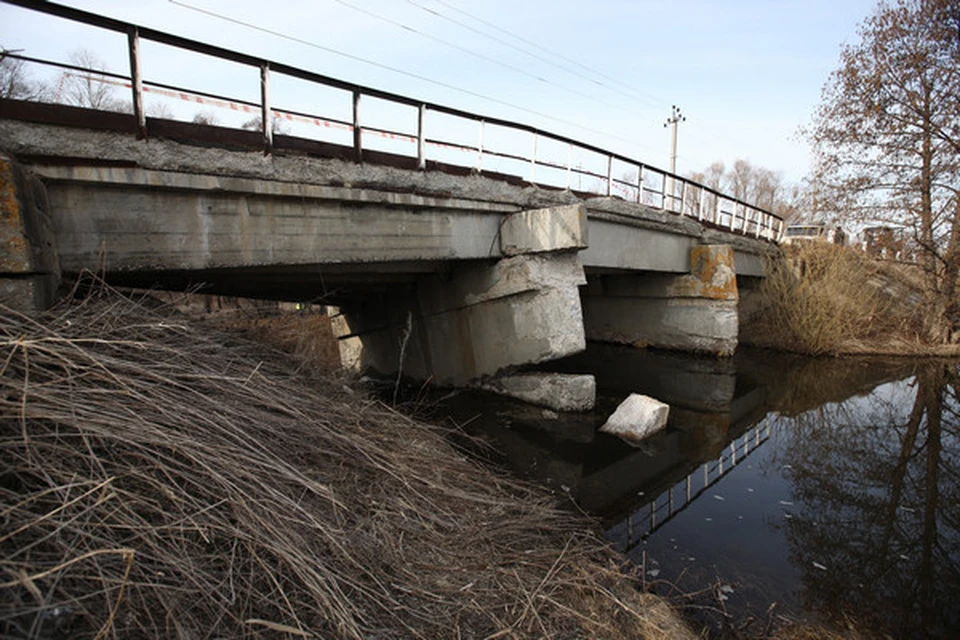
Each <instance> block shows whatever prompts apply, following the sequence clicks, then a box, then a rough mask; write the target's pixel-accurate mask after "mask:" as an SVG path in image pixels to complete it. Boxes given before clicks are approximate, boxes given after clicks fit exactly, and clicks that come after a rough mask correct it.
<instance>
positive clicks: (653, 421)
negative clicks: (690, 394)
mask: <svg viewBox="0 0 960 640" xmlns="http://www.w3.org/2000/svg"><path fill="white" fill-rule="evenodd" d="M669 415H670V405H668V404H664V403H662V402H660V401H659V400H657V399H655V398H651V397H650V396H645V395H642V394H639V393H631V394H630V395H629V396H628V397H627V399H626V400H624V401H623V402H621V403H620V406H619V407H617V410H616V411H614V412H613V415H611V416H610V417H609V418H607V421H606V422H605V423H604V425H603V426H602V427H600V431H602V432H603V433H609V434H612V435H615V436H619V437H620V438H622V439H623V440H626V441H627V442H628V443H630V444H639V443H640V442H641V441H643V439H644V438H647V437H649V436H651V435H653V434H654V433H657V432H658V431H661V430H662V429H663V428H664V427H666V426H667V418H668V417H669Z"/></svg>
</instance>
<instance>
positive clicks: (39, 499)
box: [0, 291, 694, 639]
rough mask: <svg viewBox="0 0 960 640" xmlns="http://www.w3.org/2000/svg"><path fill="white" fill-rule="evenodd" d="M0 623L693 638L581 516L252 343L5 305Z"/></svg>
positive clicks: (434, 433)
mask: <svg viewBox="0 0 960 640" xmlns="http://www.w3.org/2000/svg"><path fill="white" fill-rule="evenodd" d="M0 345H2V350H3V351H2V355H0V361H2V362H3V365H2V377H0V467H2V468H3V469H4V470H5V472H4V474H3V476H2V482H0V495H2V505H3V506H2V508H3V513H4V526H3V530H4V533H3V535H2V537H0V548H2V553H3V561H2V562H3V566H4V569H5V574H6V576H7V577H6V578H5V579H4V581H3V582H2V583H0V591H2V593H3V597H2V600H3V602H4V605H3V608H2V609H0V611H2V613H0V631H2V632H3V635H4V636H5V637H39V638H46V637H51V638H52V637H74V636H87V635H89V636H91V637H92V636H94V635H97V636H98V637H105V636H109V635H113V636H115V637H164V638H166V637H195V636H200V635H204V636H206V635H215V636H220V637H238V638H239V637H246V638H254V637H287V638H305V637H324V638H327V637H338V638H357V639H359V638H411V637H423V638H493V637H504V638H525V637H530V638H541V637H550V638H688V637H694V636H693V635H692V634H691V632H690V631H689V630H688V629H687V628H686V627H685V625H684V623H683V622H682V621H680V619H679V618H678V617H677V616H676V615H675V614H674V613H673V612H672V611H671V610H670V608H669V607H668V606H667V605H666V604H664V601H662V600H660V599H659V598H657V597H655V596H652V595H649V594H644V593H642V592H641V591H640V590H638V589H637V580H638V576H637V575H636V574H635V573H634V572H632V571H631V570H630V569H629V568H627V567H626V566H625V565H624V563H623V558H622V557H620V556H618V555H617V554H615V553H614V552H613V551H611V550H610V548H609V547H608V545H607V544H606V543H605V542H604V541H603V540H601V539H600V537H599V536H598V534H597V533H596V532H595V529H594V526H593V523H592V521H590V520H589V519H587V518H585V517H582V516H579V515H575V514H571V513H568V512H565V511H563V510H561V509H560V508H558V506H557V504H556V501H555V498H554V497H552V496H551V495H550V494H548V493H547V492H546V491H544V490H541V489H539V488H537V487H535V486H533V485H530V484H527V483H524V482H520V481H517V480H514V479H512V478H510V477H509V476H507V475H506V474H505V473H501V472H497V471H495V470H493V469H490V468H488V467H486V466H483V465H481V464H480V463H478V462H475V461H473V460H472V459H470V458H469V457H468V456H466V455H465V454H463V453H462V452H460V451H458V450H457V449H456V448H455V447H454V446H453V445H452V444H451V443H450V441H449V439H448V438H446V437H445V435H444V433H443V432H442V431H441V430H440V429H438V428H436V427H433V426H431V425H427V424H423V423H421V422H418V421H416V420H412V419H410V418H408V417H406V416H403V415H401V414H399V413H397V412H396V411H394V410H392V409H391V408H389V407H387V406H385V405H383V404H381V403H379V402H377V401H375V400H372V399H370V398H367V397H364V396H363V395H361V394H359V393H357V392H356V391H352V390H350V389H349V388H347V387H345V386H343V385H342V384H341V383H340V382H338V381H337V380H336V379H335V378H329V377H328V378H316V377H314V378H309V379H307V378H304V377H303V375H302V374H301V373H297V371H296V367H295V366H294V365H293V364H292V363H291V362H290V361H289V360H287V359H285V358H284V357H283V356H282V355H280V354H279V353H277V352H271V351H269V350H268V349H266V348H265V347H264V346H263V345H257V344H253V343H250V342H248V341H246V340H243V339H240V338H239V337H238V336H237V335H236V334H231V333H226V332H222V331H220V330H217V329H215V328H213V327H210V326H209V325H206V324H198V323H196V322H194V321H191V320H189V319H188V318H186V317H185V316H182V315H180V314H176V313H173V312H172V311H171V310H170V309H168V308H163V307H160V306H158V305H157V304H156V302H155V301H153V300H152V299H142V300H140V301H139V302H134V301H131V300H129V299H127V298H124V297H122V296H119V295H118V294H116V293H113V292H109V291H102V292H101V293H99V294H97V295H94V296H92V297H89V298H87V299H85V300H83V301H79V302H74V303H72V304H69V305H65V306H61V307H58V308H56V309H54V310H52V311H51V312H49V313H48V314H47V315H46V316H44V317H43V318H42V320H41V321H40V322H34V321H33V320H30V319H28V318H25V317H21V316H18V315H16V314H13V313H12V312H10V311H9V310H4V311H3V312H2V313H0Z"/></svg>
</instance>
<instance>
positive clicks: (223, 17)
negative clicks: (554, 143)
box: [167, 0, 650, 149]
mask: <svg viewBox="0 0 960 640" xmlns="http://www.w3.org/2000/svg"><path fill="white" fill-rule="evenodd" d="M167 1H168V2H169V3H171V4H174V5H177V6H179V7H182V8H184V9H189V10H191V11H196V12H198V13H202V14H204V15H207V16H210V17H212V18H216V19H218V20H224V21H226V22H230V23H232V24H236V25H239V26H242V27H245V28H247V29H252V30H254V31H259V32H261V33H266V34H268V35H271V36H274V37H277V38H281V39H283V40H288V41H290V42H295V43H297V44H301V45H304V46H306V47H311V48H314V49H318V50H320V51H325V52H327V53H331V54H334V55H337V56H341V57H344V58H348V59H350V60H354V61H356V62H361V63H363V64H367V65H371V66H373V67H377V68H379V69H383V70H385V71H390V72H391V73H396V74H399V75H403V76H406V77H408V78H413V79H415V80H420V81H421V82H426V83H428V84H432V85H434V86H438V87H442V88H444V89H449V90H451V91H456V92H458V93H462V94H464V95H468V96H471V97H474V98H480V99H482V100H486V101H488V102H491V103H493V104H498V105H501V106H504V107H509V108H511V109H516V110H517V111H520V112H523V113H527V114H530V115H534V116H537V117H539V118H546V119H548V120H551V121H553V122H557V123H560V124H564V125H567V126H570V127H574V128H577V129H580V130H581V131H587V132H590V133H593V134H596V135H599V136H603V137H604V138H607V139H608V140H615V141H617V142H621V143H625V144H629V145H633V146H638V147H643V148H647V149H649V148H650V147H649V146H647V145H644V144H642V143H640V142H637V141H636V140H630V139H627V138H623V137H620V136H618V135H616V134H613V133H609V132H607V131H601V130H600V129H594V128H592V127H588V126H586V125H584V124H581V123H579V122H575V121H573V120H567V119H565V118H560V117H557V116H552V115H550V114H548V113H544V112H541V111H537V110H535V109H530V108H528V107H523V106H520V105H518V104H514V103H512V102H508V101H506V100H501V99H499V98H493V97H490V96H487V95H484V94H482V93H479V92H476V91H471V90H470V89H464V88H462V87H458V86H455V85H452V84H449V83H447V82H443V81H441V80H435V79H433V78H429V77H427V76H423V75H420V74H417V73H413V72H411V71H405V70H403V69H399V68H397V67H392V66H390V65H387V64H383V63H381V62H376V61H374V60H369V59H367V58H363V57H360V56H357V55H354V54H351V53H346V52H344V51H340V50H338V49H334V48H332V47H327V46H324V45H321V44H318V43H316V42H311V41H310V40H305V39H303V38H299V37H297V36H291V35H289V34H286V33H282V32H280V31H275V30H273V29H269V28H267V27H262V26H260V25H257V24H253V23H250V22H246V21H244V20H240V19H238V18H234V17H231V16H227V15H224V14H221V13H217V12H215V11H210V10H209V9H203V8H201V7H197V6H194V5H191V4H188V3H186V2H183V1H182V0H167Z"/></svg>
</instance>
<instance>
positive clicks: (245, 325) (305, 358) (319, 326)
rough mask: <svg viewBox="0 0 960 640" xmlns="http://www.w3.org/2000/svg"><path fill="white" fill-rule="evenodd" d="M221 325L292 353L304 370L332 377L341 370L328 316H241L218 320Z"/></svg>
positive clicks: (309, 314)
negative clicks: (332, 374) (331, 374)
mask: <svg viewBox="0 0 960 640" xmlns="http://www.w3.org/2000/svg"><path fill="white" fill-rule="evenodd" d="M218 324H222V325H223V326H225V327H229V328H231V329H233V330H239V331H242V332H243V333H244V334H245V335H246V336H247V337H249V338H251V339H252V340H254V341H256V342H259V343H261V344H267V345H270V346H271V347H274V348H276V349H279V350H281V351H283V352H285V353H287V354H289V355H290V356H292V357H293V359H294V360H295V361H296V362H297V363H298V365H299V368H300V370H301V371H304V372H310V373H311V374H313V373H321V374H330V373H334V372H335V371H338V370H339V369H340V349H339V347H338V346H337V339H336V338H335V337H334V336H333V330H332V328H331V326H330V317H329V316H326V315H321V314H319V313H306V314H299V313H284V314H277V315H273V316H267V317H252V316H250V315H239V316H236V317H228V318H227V319H225V320H222V321H218Z"/></svg>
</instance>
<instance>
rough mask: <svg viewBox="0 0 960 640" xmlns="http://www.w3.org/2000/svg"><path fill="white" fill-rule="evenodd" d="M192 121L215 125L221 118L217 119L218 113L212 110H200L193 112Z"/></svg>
mask: <svg viewBox="0 0 960 640" xmlns="http://www.w3.org/2000/svg"><path fill="white" fill-rule="evenodd" d="M191 122H193V123H194V124H207V125H215V124H217V123H218V122H219V120H218V119H217V114H215V113H214V112H212V111H198V112H197V113H195V114H193V120H192V121H191Z"/></svg>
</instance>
